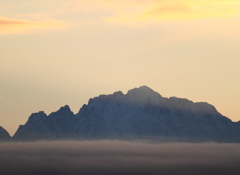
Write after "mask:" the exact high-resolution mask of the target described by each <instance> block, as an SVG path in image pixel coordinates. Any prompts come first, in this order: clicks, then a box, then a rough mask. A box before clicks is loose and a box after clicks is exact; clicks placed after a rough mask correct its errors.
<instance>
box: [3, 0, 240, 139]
mask: <svg viewBox="0 0 240 175" xmlns="http://www.w3.org/2000/svg"><path fill="white" fill-rule="evenodd" d="M0 9H1V10H0V46H1V47H0V126H3V127H4V128H5V129H7V130H8V131H9V132H10V134H11V135H12V134H14V132H15V131H16V129H17V128H18V126H19V125H20V124H25V122H26V121H27V118H28V117H29V116H30V114H31V113H33V112H38V111H41V110H43V111H45V112H46V113H47V114H49V113H50V112H53V111H56V110H58V108H60V107H61V106H63V105H65V104H68V105H70V107H71V109H72V110H73V111H74V113H77V112H78V110H79V109H80V107H81V106H82V105H83V104H84V103H87V101H88V99H89V98H91V97H94V96H98V95H100V94H111V93H113V92H115V91H118V90H121V91H123V92H124V93H126V92H127V91H128V90H129V89H132V88H135V87H139V86H141V85H147V86H149V87H150V88H152V89H153V90H155V91H157V92H159V93H160V94H161V95H162V96H164V97H170V96H177V97H182V98H188V99H190V100H192V101H194V102H198V101H206V102H208V103H211V104H213V105H214V106H215V107H216V108H217V109H218V111H219V112H220V113H222V114H223V115H225V116H227V117H229V118H230V119H232V120H233V121H238V120H240V108H239V105H240V91H239V89H240V81H239V79H240V69H239V65H240V59H239V58H240V48H239V47H240V33H239V31H240V14H239V12H240V1H239V0H238V1H231V0H228V1H226V0H192V1H190V0H181V1H180V0H138V1H137V0H128V1H127V0H121V1H120V0H116V1H112V0H111V1H110V0H89V1H83V0H52V1H51V2H49V1H47V0H41V1H40V0H34V1H33V0H21V1H20V0H11V1H5V0H0Z"/></svg>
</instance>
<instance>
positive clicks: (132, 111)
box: [13, 86, 240, 142]
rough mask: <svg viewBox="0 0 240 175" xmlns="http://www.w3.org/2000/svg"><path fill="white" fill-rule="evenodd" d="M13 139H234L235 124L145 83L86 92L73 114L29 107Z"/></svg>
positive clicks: (238, 132) (239, 131)
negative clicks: (99, 92)
mask: <svg viewBox="0 0 240 175" xmlns="http://www.w3.org/2000/svg"><path fill="white" fill-rule="evenodd" d="M13 138H14V139H15V140H41V139H143V138H144V139H152V138H154V139H159V138H161V139H162V138H168V139H186V140H195V141H206V140H211V141H220V142H239V141H240V125H239V122H238V123H237V122H236V123H234V122H232V121H231V120H230V119H228V118H227V117H224V116H222V115H221V114H220V113H219V112H218V111H217V110H216V109H215V107H214V106H212V105H210V104H208V103H203V102H201V103H194V102H192V101H190V100H187V99H181V98H176V97H171V98H164V97H162V96H161V95H160V94H159V93H157V92H155V91H153V90H152V89H150V88H148V87H147V86H141V87H139V88H135V89H132V90H129V91H128V92H127V94H126V95H124V94H123V93H122V92H121V91H118V92H115V93H113V94H111V95H100V96H99V97H95V98H93V99H92V98H91V99H90V100H89V102H88V104H87V105H83V107H82V108H81V109H80V111H79V112H78V113H77V114H76V115H74V114H73V113H72V111H71V110H70V108H69V106H64V107H62V108H60V109H59V110H58V111H57V112H54V113H51V114H50V115H49V116H47V115H46V114H45V113H44V112H39V113H34V114H32V115H31V116H30V117H29V120H28V121H27V123H26V124H25V125H22V126H20V127H19V129H18V130H17V132H16V134H15V135H14V137H13Z"/></svg>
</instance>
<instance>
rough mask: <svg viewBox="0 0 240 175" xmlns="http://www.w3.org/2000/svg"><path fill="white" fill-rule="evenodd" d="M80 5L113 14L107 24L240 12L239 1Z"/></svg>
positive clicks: (91, 2)
mask: <svg viewBox="0 0 240 175" xmlns="http://www.w3.org/2000/svg"><path fill="white" fill-rule="evenodd" d="M74 2H75V3H76V2H78V4H79V6H81V9H85V10H92V11H94V10H96V11H97V10H98V11H101V10H102V11H104V10H105V11H106V10H108V11H112V13H111V15H109V16H107V17H105V19H106V21H107V22H115V23H133V22H151V21H179V20H194V19H203V18H213V17H221V18H222V17H223V18H226V17H231V16H233V15H236V14H238V13H239V9H240V1H239V0H235V1H234V0H142V1H137V0H129V1H125V0H124V1H120V0H116V1H110V0H98V1H97V0H89V1H87V2H86V3H84V2H83V1H82V0H74Z"/></svg>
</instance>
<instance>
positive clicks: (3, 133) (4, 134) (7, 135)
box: [0, 126, 11, 141]
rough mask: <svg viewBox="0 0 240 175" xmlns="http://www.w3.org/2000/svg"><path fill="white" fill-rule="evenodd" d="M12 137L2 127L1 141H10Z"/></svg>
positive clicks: (0, 130) (0, 131)
mask: <svg viewBox="0 0 240 175" xmlns="http://www.w3.org/2000/svg"><path fill="white" fill-rule="evenodd" d="M10 138H11V136H10V135H9V133H8V132H7V131H6V130H5V129H4V128H3V127H1V126H0V141H8V140H10Z"/></svg>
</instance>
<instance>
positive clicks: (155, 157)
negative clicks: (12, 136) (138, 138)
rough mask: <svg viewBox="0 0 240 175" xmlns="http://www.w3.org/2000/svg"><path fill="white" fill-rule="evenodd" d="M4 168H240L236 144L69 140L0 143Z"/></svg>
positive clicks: (147, 171)
mask: <svg viewBox="0 0 240 175" xmlns="http://www.w3.org/2000/svg"><path fill="white" fill-rule="evenodd" d="M0 155H1V156H0V164H1V166H0V172H1V174H4V175H8V174H16V175H20V174H24V175H26V174H36V175H38V174H44V175H46V174H51V175H52V174H58V175H61V174H72V175H75V174H195V175H198V174H205V175H208V174H209V175H210V174H211V175H214V174H218V175H221V174H232V175H234V174H238V173H239V171H240V167H239V162H240V149H239V145H238V144H215V143H210V144H189V143H158V144H149V143H136V142H135V143H133V142H122V141H79V142H74V141H68V142H36V143H2V144H0Z"/></svg>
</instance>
